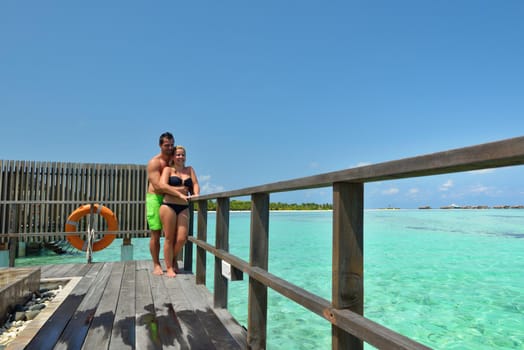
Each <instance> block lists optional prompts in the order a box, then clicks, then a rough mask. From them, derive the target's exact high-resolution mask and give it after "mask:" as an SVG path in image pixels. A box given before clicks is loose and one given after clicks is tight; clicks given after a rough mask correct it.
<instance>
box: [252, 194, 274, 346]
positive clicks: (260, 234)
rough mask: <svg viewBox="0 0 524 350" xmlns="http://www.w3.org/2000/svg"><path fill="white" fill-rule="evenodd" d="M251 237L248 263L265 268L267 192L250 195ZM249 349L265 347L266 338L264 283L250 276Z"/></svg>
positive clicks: (266, 260)
mask: <svg viewBox="0 0 524 350" xmlns="http://www.w3.org/2000/svg"><path fill="white" fill-rule="evenodd" d="M251 207H252V210H251V229H250V231H251V233H250V235H251V239H250V248H249V260H250V265H251V266H257V267H260V268H261V269H264V270H267V269H268V257H269V194H266V193H260V194H253V195H252V196H251ZM247 341H248V344H249V347H250V348H252V349H265V348H266V342H267V287H266V286H265V285H263V284H262V283H260V282H258V281H257V280H255V279H254V278H251V277H250V278H249V292H248V334H247Z"/></svg>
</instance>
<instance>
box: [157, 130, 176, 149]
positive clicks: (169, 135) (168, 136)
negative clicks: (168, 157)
mask: <svg viewBox="0 0 524 350" xmlns="http://www.w3.org/2000/svg"><path fill="white" fill-rule="evenodd" d="M164 139H167V140H173V143H174V142H175V137H174V136H173V134H172V133H170V132H169V131H166V132H165V133H163V134H162V135H160V139H159V140H158V145H159V146H162V144H163V143H164Z"/></svg>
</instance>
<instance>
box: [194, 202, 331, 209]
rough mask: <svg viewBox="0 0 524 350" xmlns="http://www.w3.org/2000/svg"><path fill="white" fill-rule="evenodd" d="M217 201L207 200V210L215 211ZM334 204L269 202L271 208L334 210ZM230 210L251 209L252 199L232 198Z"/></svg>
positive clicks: (196, 204) (196, 206)
mask: <svg viewBox="0 0 524 350" xmlns="http://www.w3.org/2000/svg"><path fill="white" fill-rule="evenodd" d="M216 207H217V203H216V201H214V200H208V201H207V210H209V211H214V210H216ZM197 208H198V203H195V209H197ZM332 209H333V205H332V204H327V203H326V204H318V203H301V204H297V203H282V202H274V203H269V210H332ZM229 210H231V211H241V210H251V201H239V200H232V201H230V202H229Z"/></svg>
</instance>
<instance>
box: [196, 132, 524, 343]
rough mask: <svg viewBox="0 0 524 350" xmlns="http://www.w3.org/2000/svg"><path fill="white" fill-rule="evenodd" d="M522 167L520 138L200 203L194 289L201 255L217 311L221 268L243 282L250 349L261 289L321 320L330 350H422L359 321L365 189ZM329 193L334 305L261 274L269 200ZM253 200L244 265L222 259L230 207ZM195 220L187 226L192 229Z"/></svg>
mask: <svg viewBox="0 0 524 350" xmlns="http://www.w3.org/2000/svg"><path fill="white" fill-rule="evenodd" d="M522 164H524V136H522V137H516V138H511V139H506V140H502V141H496V142H491V143H485V144H480V145H476V146H470V147H464V148H458V149H453V150H449V151H444V152H437V153H432V154H428V155H422V156H416V157H411V158H405V159H400V160H394V161H389V162H383V163H378V164H373V165H366V166H361V167H356V168H351V169H346V170H341V171H334V172H329V173H324V174H319V175H314V176H308V177H302V178H298V179H291V180H287V181H280V182H275V183H269V184H264V185H260V186H253V187H248V188H243V189H238V190H232V191H225V192H219V193H213V194H207V195H202V196H200V197H198V199H196V202H197V203H198V232H197V234H198V236H197V237H196V238H195V237H192V236H190V237H189V239H188V240H189V242H190V244H191V243H192V244H195V245H196V246H197V264H196V282H197V283H200V284H205V275H206V273H205V272H206V254H205V253H206V252H209V253H211V254H213V255H214V256H215V271H214V273H215V277H214V278H215V288H214V301H215V307H227V280H225V278H224V277H223V276H221V271H220V266H221V265H220V263H221V261H225V262H227V263H229V264H230V265H231V266H232V267H233V268H236V269H238V270H241V271H243V272H244V273H247V274H248V275H249V289H248V290H249V298H248V299H249V301H248V309H249V310H248V327H247V331H248V344H249V347H250V348H252V349H263V348H266V330H267V328H266V321H267V288H268V287H269V288H272V289H273V290H275V291H277V292H279V293H280V294H282V295H283V296H285V297H287V298H288V299H290V300H293V301H294V302H296V303H298V304H300V305H302V306H304V307H306V308H307V309H309V310H310V311H312V312H315V313H316V314H318V315H321V316H322V317H324V318H325V319H326V320H328V321H329V322H330V323H331V324H332V348H333V349H342V348H352V349H363V342H364V341H365V342H367V343H369V344H371V345H373V346H376V347H378V348H380V349H428V347H427V346H425V345H423V344H420V343H418V342H416V341H414V340H411V339H408V338H407V337H404V336H403V335H401V334H398V333H396V332H394V331H392V330H390V329H388V328H386V327H384V326H381V325H379V324H377V323H375V322H373V321H371V320H369V319H367V318H365V317H363V303H364V301H363V299H364V298H363V285H364V280H363V262H364V258H363V255H364V254H363V241H364V227H363V226H364V223H363V208H364V205H363V200H364V184H365V183H368V182H374V181H382V180H394V179H404V178H412V177H420V176H431V175H440V174H446V173H454V172H464V171H472V170H480V169H487V168H497V167H504V166H515V165H522ZM329 186H331V187H332V189H333V252H332V258H333V259H332V260H333V266H332V274H333V275H332V286H333V288H332V301H331V302H329V301H327V300H325V299H323V298H321V297H319V296H317V295H315V294H312V293H309V292H307V291H306V290H304V289H302V288H300V287H298V286H295V285H293V284H291V283H289V282H287V281H285V280H283V279H281V278H278V277H277V276H275V275H272V274H271V273H269V272H268V271H267V265H268V264H267V261H268V244H267V242H268V235H269V232H268V231H269V229H268V226H269V225H268V222H269V194H270V193H277V192H286V191H295V190H305V189H312V188H320V187H329ZM242 196H251V203H252V205H251V208H252V209H251V230H250V231H251V232H250V236H251V237H250V242H251V243H250V261H249V263H248V262H246V261H243V260H242V259H240V258H238V257H236V256H234V255H231V254H229V253H228V247H229V243H228V236H229V235H228V229H229V199H230V198H232V197H242ZM213 199H216V200H217V215H216V220H217V223H216V240H215V242H216V246H212V245H210V244H209V243H207V242H206V237H207V201H208V200H213ZM192 220H193V219H191V225H192V224H193V222H192Z"/></svg>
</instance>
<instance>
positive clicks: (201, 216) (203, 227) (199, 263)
mask: <svg viewBox="0 0 524 350" xmlns="http://www.w3.org/2000/svg"><path fill="white" fill-rule="evenodd" d="M197 230H198V231H197V238H198V239H199V240H202V241H204V242H206V241H207V200H203V201H198V227H197ZM195 279H196V283H197V284H203V285H205V284H206V250H205V249H204V248H201V247H197V251H196V276H195Z"/></svg>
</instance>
